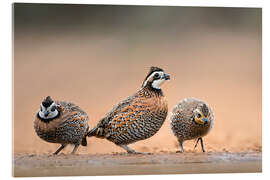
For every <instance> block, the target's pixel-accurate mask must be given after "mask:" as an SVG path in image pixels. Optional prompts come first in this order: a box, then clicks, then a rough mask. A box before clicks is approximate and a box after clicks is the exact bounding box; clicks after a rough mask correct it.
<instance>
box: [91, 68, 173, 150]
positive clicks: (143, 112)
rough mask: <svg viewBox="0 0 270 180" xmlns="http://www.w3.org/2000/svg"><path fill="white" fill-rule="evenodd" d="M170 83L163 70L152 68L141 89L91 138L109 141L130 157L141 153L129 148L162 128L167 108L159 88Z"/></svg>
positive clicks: (113, 111) (103, 121)
mask: <svg viewBox="0 0 270 180" xmlns="http://www.w3.org/2000/svg"><path fill="white" fill-rule="evenodd" d="M169 79H170V76H169V75H168V74H166V73H164V71H163V70H162V69H161V68H158V67H151V68H150V72H149V73H148V75H147V76H146V78H145V80H144V81H143V84H142V86H141V88H140V89H139V90H138V91H137V92H136V93H135V94H133V95H132V96H129V97H128V98H126V99H125V100H123V101H121V102H120V103H119V104H117V105H115V106H114V107H113V108H112V109H111V111H109V112H108V113H107V114H106V115H105V116H104V117H103V118H102V119H101V120H100V121H99V123H98V124H97V125H96V126H95V127H94V128H93V129H91V130H90V131H89V132H88V136H89V137H91V136H95V137H97V138H106V139H107V140H109V141H111V142H113V143H115V144H116V145H118V146H120V147H122V148H123V149H125V150H126V151H127V152H128V153H139V152H136V151H135V150H133V149H132V148H130V147H128V146H127V145H128V144H131V143H135V142H137V141H140V140H144V139H147V138H150V137H151V136H153V135H154V134H156V133H157V132H158V130H159V129H160V128H161V126H162V124H163V123H164V121H165V119H166V117H167V112H168V104H167V101H166V100H165V97H164V95H163V92H162V90H161V88H160V86H161V85H162V84H163V83H164V82H165V81H166V80H169Z"/></svg>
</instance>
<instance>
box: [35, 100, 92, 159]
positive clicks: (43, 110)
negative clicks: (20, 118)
mask: <svg viewBox="0 0 270 180" xmlns="http://www.w3.org/2000/svg"><path fill="white" fill-rule="evenodd" d="M34 128H35V131H36V133H37V135H38V136H39V137H40V138H41V139H43V140H45V141H47V142H51V143H59V144H61V146H60V147H59V148H58V149H57V151H55V153H54V154H58V153H59V152H60V151H61V150H63V149H64V148H65V147H66V145H68V144H72V145H75V147H74V149H73V151H72V154H75V152H76V151H77V149H78V147H79V145H80V144H81V145H82V146H86V145H87V141H86V134H87V132H88V129H89V127H88V116H87V114H86V113H85V112H84V111H83V110H82V109H81V108H80V107H78V106H76V105H75V104H73V103H71V102H65V101H53V100H52V99H51V97H50V96H48V97H46V98H45V99H44V100H43V102H42V103H41V104H40V110H39V112H38V113H37V115H36V118H35V121H34Z"/></svg>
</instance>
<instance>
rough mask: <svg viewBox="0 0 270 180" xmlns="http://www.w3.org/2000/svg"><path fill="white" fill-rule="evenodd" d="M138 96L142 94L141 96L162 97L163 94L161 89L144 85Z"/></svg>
mask: <svg viewBox="0 0 270 180" xmlns="http://www.w3.org/2000/svg"><path fill="white" fill-rule="evenodd" d="M139 94H142V95H143V96H150V97H152V96H156V97H157V96H163V92H162V90H161V89H156V88H153V87H152V86H151V85H146V86H144V87H142V88H141V89H140V91H139Z"/></svg>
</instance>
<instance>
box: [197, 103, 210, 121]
mask: <svg viewBox="0 0 270 180" xmlns="http://www.w3.org/2000/svg"><path fill="white" fill-rule="evenodd" d="M193 115H194V121H195V122H196V123H198V124H201V125H207V124H208V123H209V116H210V113H209V109H208V107H207V105H206V104H203V105H200V106H198V107H197V108H196V109H195V110H194V111H193Z"/></svg>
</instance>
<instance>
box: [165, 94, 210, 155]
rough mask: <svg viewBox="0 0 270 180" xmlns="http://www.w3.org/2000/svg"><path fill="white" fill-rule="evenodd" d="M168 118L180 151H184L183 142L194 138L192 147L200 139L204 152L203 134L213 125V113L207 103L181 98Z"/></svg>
mask: <svg viewBox="0 0 270 180" xmlns="http://www.w3.org/2000/svg"><path fill="white" fill-rule="evenodd" d="M169 119H170V126H171V130H172V131H173V134H174V135H175V136H176V137H177V140H178V143H179V146H180V151H181V152H184V148H183V142H184V141H186V140H191V139H196V144H195V147H194V148H196V147H197V144H198V142H199V141H200V143H201V147H202V151H203V152H205V149H204V144H203V136H205V135H207V134H208V133H209V131H210V130H211V128H212V127H213V125H214V113H213V111H212V110H211V108H210V106H209V105H208V104H206V103H205V102H203V101H202V100H199V99H195V98H186V99H183V100H181V101H180V102H179V103H178V104H177V105H176V106H175V107H174V108H173V110H172V112H171V114H170V117H169Z"/></svg>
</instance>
